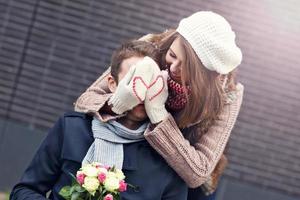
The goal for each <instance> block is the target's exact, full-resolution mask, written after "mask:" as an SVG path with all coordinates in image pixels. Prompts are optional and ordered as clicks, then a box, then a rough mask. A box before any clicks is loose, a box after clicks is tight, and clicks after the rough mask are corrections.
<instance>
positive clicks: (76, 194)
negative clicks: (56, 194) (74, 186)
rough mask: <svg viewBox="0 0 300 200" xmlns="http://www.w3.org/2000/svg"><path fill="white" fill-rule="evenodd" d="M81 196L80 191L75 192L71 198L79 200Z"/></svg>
mask: <svg viewBox="0 0 300 200" xmlns="http://www.w3.org/2000/svg"><path fill="white" fill-rule="evenodd" d="M79 197H80V193H79V192H73V194H72V196H71V200H78V199H79Z"/></svg>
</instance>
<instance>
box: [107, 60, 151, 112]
mask: <svg viewBox="0 0 300 200" xmlns="http://www.w3.org/2000/svg"><path fill="white" fill-rule="evenodd" d="M155 67H157V64H156V63H155V61H154V60H153V59H151V58H149V57H145V58H144V59H143V60H141V61H139V62H137V63H136V64H135V65H133V66H131V68H130V70H129V71H128V72H127V74H126V75H125V76H124V78H123V79H122V80H120V82H119V84H118V87H117V89H116V91H115V92H114V94H113V95H112V97H111V98H110V99H109V101H108V104H109V105H112V111H114V112H115V113H117V114H122V113H124V112H125V111H128V110H131V109H132V108H133V107H135V106H136V105H138V104H140V103H141V102H143V101H144V100H145V96H146V91H147V85H149V83H150V81H151V78H152V75H153V71H154V69H155Z"/></svg>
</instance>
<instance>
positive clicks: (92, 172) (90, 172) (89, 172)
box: [82, 165, 99, 177]
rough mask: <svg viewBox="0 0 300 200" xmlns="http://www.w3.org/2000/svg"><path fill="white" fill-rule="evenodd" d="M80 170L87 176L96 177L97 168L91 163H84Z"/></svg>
mask: <svg viewBox="0 0 300 200" xmlns="http://www.w3.org/2000/svg"><path fill="white" fill-rule="evenodd" d="M82 172H83V173H84V174H85V175H86V176H88V177H97V176H98V172H99V169H97V168H96V167H93V166H91V165H85V166H83V167H82Z"/></svg>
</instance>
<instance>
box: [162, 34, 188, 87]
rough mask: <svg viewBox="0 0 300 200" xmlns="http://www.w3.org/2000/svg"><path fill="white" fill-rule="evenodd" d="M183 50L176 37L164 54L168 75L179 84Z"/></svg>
mask: <svg viewBox="0 0 300 200" xmlns="http://www.w3.org/2000/svg"><path fill="white" fill-rule="evenodd" d="M183 57H184V52H183V48H182V47H181V44H180V40H179V38H176V39H175V40H174V42H173V43H172V44H171V46H170V48H169V50H168V52H167V54H166V64H167V68H168V70H169V75H170V77H171V78H172V79H173V80H174V81H176V82H178V83H180V84H181V70H182V69H183V67H184V66H182V65H183Z"/></svg>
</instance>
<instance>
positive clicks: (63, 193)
mask: <svg viewBox="0 0 300 200" xmlns="http://www.w3.org/2000/svg"><path fill="white" fill-rule="evenodd" d="M59 194H60V195H61V196H62V197H63V198H64V199H69V198H70V196H71V187H70V186H65V187H63V188H61V190H60V191H59Z"/></svg>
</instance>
